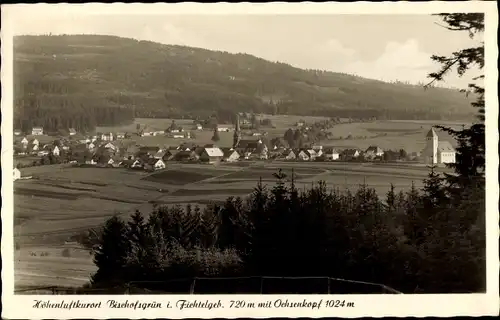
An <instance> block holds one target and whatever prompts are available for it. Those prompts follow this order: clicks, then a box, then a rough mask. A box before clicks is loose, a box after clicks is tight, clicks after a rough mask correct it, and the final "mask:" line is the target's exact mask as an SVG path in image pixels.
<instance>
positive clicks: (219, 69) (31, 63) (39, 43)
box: [14, 35, 474, 130]
mask: <svg viewBox="0 0 500 320" xmlns="http://www.w3.org/2000/svg"><path fill="white" fill-rule="evenodd" d="M422 80H423V81H425V79H422ZM14 88H15V93H14V94H15V102H14V105H15V109H14V110H15V125H16V126H17V127H22V128H23V129H29V128H30V127H31V126H32V125H44V126H46V127H48V128H51V129H57V128H60V127H61V128H62V127H68V126H71V127H76V128H77V129H80V130H87V129H93V127H95V125H113V124H118V123H124V122H129V121H131V120H132V118H133V117H193V118H202V117H207V116H210V115H212V114H214V113H215V114H218V116H219V117H220V118H230V117H231V115H232V114H233V113H234V112H236V111H255V112H264V113H273V114H295V115H318V116H335V117H359V118H369V117H376V118H378V119H410V120H411V119H419V120H425V119H434V120H439V119H446V120H462V119H471V118H472V117H471V114H472V113H473V111H474V110H473V108H471V107H470V100H471V99H472V98H471V97H469V98H466V97H465V96H464V95H463V94H461V93H460V92H458V91H457V90H452V89H445V88H430V89H428V90H424V89H423V88H422V87H421V86H415V85H407V84H402V83H386V82H382V81H377V80H370V79H365V78H361V77H357V76H353V75H348V74H341V73H334V72H325V71H317V70H302V69H298V68H294V67H292V66H290V65H288V64H284V63H275V62H270V61H266V60H264V59H261V58H257V57H254V56H251V55H248V54H230V53H227V52H218V51H210V50H206V49H200V48H191V47H185V46H176V45H164V44H159V43H155V42H150V41H138V40H134V39H128V38H120V37H115V36H101V35H61V36H18V37H15V38H14ZM27 119H29V120H27Z"/></svg>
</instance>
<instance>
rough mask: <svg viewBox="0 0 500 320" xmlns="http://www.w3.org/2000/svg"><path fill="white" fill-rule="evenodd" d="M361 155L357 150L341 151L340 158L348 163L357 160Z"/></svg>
mask: <svg viewBox="0 0 500 320" xmlns="http://www.w3.org/2000/svg"><path fill="white" fill-rule="evenodd" d="M360 155H361V151H359V150H358V149H345V150H344V151H342V154H341V157H342V160H346V161H350V160H354V159H357V158H358V157H359V156H360Z"/></svg>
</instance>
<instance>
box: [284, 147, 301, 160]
mask: <svg viewBox="0 0 500 320" xmlns="http://www.w3.org/2000/svg"><path fill="white" fill-rule="evenodd" d="M282 156H283V158H284V159H285V160H295V159H297V155H296V154H295V152H294V151H293V150H292V149H288V150H285V151H284V152H283V153H282Z"/></svg>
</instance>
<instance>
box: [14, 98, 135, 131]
mask: <svg viewBox="0 0 500 320" xmlns="http://www.w3.org/2000/svg"><path fill="white" fill-rule="evenodd" d="M15 104H16V109H15V112H14V128H16V129H20V130H22V131H23V132H26V133H29V132H31V129H32V128H33V127H43V129H44V132H46V133H51V132H53V133H60V132H61V131H62V132H67V130H68V129H69V128H74V129H76V130H77V131H78V132H90V131H93V130H94V129H95V127H96V126H113V125H122V124H128V123H131V122H133V120H134V111H133V109H130V108H127V107H118V106H115V107H109V106H108V107H106V106H104V107H103V106H102V104H99V101H97V100H96V99H94V101H92V100H90V99H85V98H84V97H82V98H81V99H76V98H75V97H72V98H69V97H66V96H47V95H44V94H40V95H36V96H35V95H33V96H26V97H24V98H19V99H16V101H15Z"/></svg>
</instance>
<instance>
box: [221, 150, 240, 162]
mask: <svg viewBox="0 0 500 320" xmlns="http://www.w3.org/2000/svg"><path fill="white" fill-rule="evenodd" d="M222 151H223V152H224V157H223V158H222V161H225V162H234V161H237V160H238V159H239V158H240V154H239V153H238V152H237V151H236V150H234V149H232V148H224V149H222Z"/></svg>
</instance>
